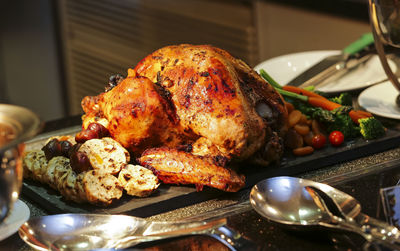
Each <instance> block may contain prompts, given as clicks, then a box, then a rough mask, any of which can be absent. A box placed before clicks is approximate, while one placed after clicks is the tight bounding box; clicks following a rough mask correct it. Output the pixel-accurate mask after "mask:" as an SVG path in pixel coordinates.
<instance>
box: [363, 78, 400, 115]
mask: <svg viewBox="0 0 400 251" xmlns="http://www.w3.org/2000/svg"><path fill="white" fill-rule="evenodd" d="M398 93H399V92H398V91H397V90H396V88H394V86H393V85H392V83H390V82H389V81H386V82H383V83H382V84H378V85H374V86H371V87H369V88H368V89H366V90H364V91H363V92H361V93H360V95H359V96H358V103H359V105H360V106H362V107H363V108H364V109H365V110H367V111H369V112H371V113H373V114H376V115H378V116H382V117H386V118H392V119H400V108H399V107H397V105H396V97H397V95H398Z"/></svg>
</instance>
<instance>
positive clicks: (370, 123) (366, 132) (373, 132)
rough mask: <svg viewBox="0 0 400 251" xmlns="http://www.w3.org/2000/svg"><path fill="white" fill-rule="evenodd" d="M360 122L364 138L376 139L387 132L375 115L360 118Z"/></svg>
mask: <svg viewBox="0 0 400 251" xmlns="http://www.w3.org/2000/svg"><path fill="white" fill-rule="evenodd" d="M358 122H359V123H360V132H361V135H362V136H363V137H364V139H376V138H379V137H382V136H383V135H384V134H385V127H384V126H383V125H382V123H381V122H380V121H379V120H377V119H376V118H374V117H370V118H364V119H359V120H358Z"/></svg>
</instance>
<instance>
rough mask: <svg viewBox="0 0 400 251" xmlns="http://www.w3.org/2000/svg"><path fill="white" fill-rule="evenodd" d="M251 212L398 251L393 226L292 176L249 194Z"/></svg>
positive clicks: (327, 189) (265, 183) (266, 182)
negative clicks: (340, 232)
mask: <svg viewBox="0 0 400 251" xmlns="http://www.w3.org/2000/svg"><path fill="white" fill-rule="evenodd" d="M250 203H251V205H252V206H253V208H254V210H255V211H257V212H258V213H259V214H260V215H262V216H264V217H265V218H267V219H269V220H272V221H274V222H277V223H281V224H285V225H287V226H290V227H292V228H295V229H298V228H301V229H304V227H311V228H320V227H325V228H331V229H335V230H345V231H351V232H354V233H357V234H359V235H361V236H362V237H364V239H365V240H366V241H367V242H368V243H378V244H379V245H384V246H386V247H389V248H391V249H395V250H397V249H400V246H399V244H400V239H399V238H400V232H399V230H398V229H397V228H396V227H393V226H390V225H388V224H387V223H385V222H382V221H379V220H377V219H373V218H371V217H369V216H367V215H365V214H363V213H361V206H360V204H359V202H358V201H357V200H356V199H354V198H353V197H351V196H350V195H348V194H346V193H344V192H341V191H339V190H337V189H335V188H333V187H331V186H328V185H326V184H322V183H318V182H314V181H311V180H305V179H300V178H294V177H286V176H281V177H274V178H270V179H266V180H263V181H261V182H259V183H258V184H257V185H255V186H254V187H253V188H252V190H251V193H250Z"/></svg>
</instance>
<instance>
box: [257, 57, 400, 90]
mask: <svg viewBox="0 0 400 251" xmlns="http://www.w3.org/2000/svg"><path fill="white" fill-rule="evenodd" d="M339 53H340V51H335V50H332V51H331V50H330V51H307V52H300V53H293V54H288V55H283V56H279V57H276V58H272V59H269V60H267V61H264V62H262V63H260V64H258V65H257V66H256V67H254V69H255V70H256V71H257V72H258V71H259V70H260V69H264V70H265V71H266V72H268V74H269V75H271V77H272V78H274V79H275V80H276V81H277V82H278V83H280V84H281V85H286V84H288V82H289V81H290V80H291V79H293V78H295V77H296V76H297V75H299V74H300V73H302V72H303V71H305V70H307V69H308V68H310V67H311V66H313V65H314V64H316V63H318V62H319V61H320V60H322V59H324V58H325V57H327V56H331V55H336V54H339ZM389 65H390V67H391V69H392V71H394V72H395V71H396V70H397V67H396V64H395V63H394V62H393V61H391V60H389ZM386 79H387V77H386V74H385V72H384V70H383V68H382V66H381V63H380V61H379V58H378V56H376V55H374V56H372V57H371V59H370V60H368V61H367V62H366V63H365V64H364V65H362V66H359V67H357V68H356V69H354V70H352V71H350V72H349V73H347V74H345V75H344V76H342V77H341V78H339V79H337V80H335V81H332V82H330V83H328V84H326V85H324V86H322V87H320V88H317V89H318V90H320V91H323V92H327V93H335V92H345V91H352V90H357V89H361V88H366V87H368V86H371V85H373V84H376V83H379V82H382V81H384V80H386Z"/></svg>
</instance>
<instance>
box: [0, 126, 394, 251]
mask: <svg viewBox="0 0 400 251" xmlns="http://www.w3.org/2000/svg"><path fill="white" fill-rule="evenodd" d="M49 130H50V131H51V129H49ZM399 146H400V142H399ZM396 165H400V148H394V149H391V150H387V151H384V152H380V153H376V154H373V155H370V156H367V157H363V158H359V159H354V160H352V161H348V162H343V163H337V164H335V165H332V166H328V167H325V168H321V169H318V170H315V171H311V172H307V173H304V174H299V175H298V176H299V177H302V178H307V179H311V180H315V181H320V182H326V183H328V184H331V185H333V184H343V183H346V182H347V181H354V180H357V179H358V178H359V177H361V176H365V175H368V174H370V173H382V172H385V170H389V169H390V168H392V167H393V166H396ZM365 186H366V185H365V184H364V183H361V182H360V183H357V182H356V183H352V185H351V187H348V186H347V187H346V186H344V187H343V189H348V191H350V192H357V191H364V190H365V189H366V188H365ZM375 190H376V189H375ZM249 193H250V189H246V190H243V191H240V192H237V193H225V194H223V195H222V196H220V197H218V198H216V199H211V200H208V201H204V202H201V203H197V204H194V205H191V206H187V207H184V208H180V209H176V210H173V211H169V212H166V213H162V214H158V215H153V216H151V217H149V218H148V219H149V220H157V221H174V220H185V219H206V218H210V217H216V216H220V217H222V216H225V217H230V219H231V222H233V223H232V224H233V225H234V226H236V227H237V228H238V230H240V231H241V234H244V233H245V231H250V232H252V233H253V232H254V236H253V238H256V239H257V238H275V241H272V242H270V243H268V245H270V246H271V247H275V245H278V244H277V243H279V242H280V241H281V239H280V238H283V237H280V236H284V238H288V239H290V240H292V241H294V242H296V241H299V243H302V241H301V240H297V239H296V238H297V237H293V236H292V235H287V234H286V233H285V232H282V230H279V229H277V228H276V227H275V226H273V225H271V223H270V222H266V221H265V220H264V219H261V217H259V216H258V215H257V214H256V213H255V211H254V210H252V209H251V206H250V203H249V202H248V199H249ZM371 193H372V192H371ZM373 193H376V191H373ZM359 196H364V197H365V196H366V195H365V194H364V195H363V193H361V194H360V195H359ZM20 199H21V200H22V201H24V202H25V203H26V204H27V205H28V207H29V208H30V213H31V217H36V216H42V215H46V214H47V212H46V211H45V210H43V209H42V208H41V207H40V206H38V204H36V203H35V202H34V201H30V200H28V199H26V198H24V196H23V194H22V196H21V198H20ZM361 201H365V202H364V203H366V204H367V203H368V202H369V201H368V199H366V198H361ZM373 202H374V203H370V204H371V205H367V207H366V208H367V209H368V210H370V211H371V212H375V211H374V210H376V204H377V203H376V201H373ZM235 224H236V225H235ZM250 227H253V228H256V230H257V229H258V230H257V231H255V230H249V228H250ZM314 242H315V240H312V241H310V242H309V243H308V242H306V243H302V244H301V245H305V246H304V247H308V248H311V247H313V245H314V244H315V243H314ZM299 245H300V244H299ZM278 246H279V245H278ZM317 246H318V245H317ZM319 248H320V250H330V248H331V246H329V245H327V246H324V245H322V246H321V247H319ZM11 249H14V250H23V251H25V250H32V249H31V248H30V247H29V246H27V245H26V244H25V243H24V242H23V240H22V239H20V237H19V236H18V234H17V233H16V234H14V235H12V236H11V237H9V238H7V239H5V240H3V241H1V242H0V250H11Z"/></svg>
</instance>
